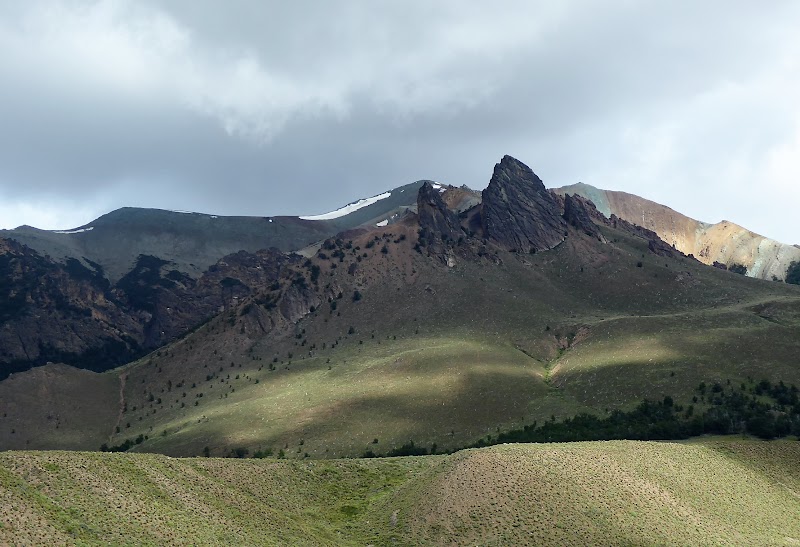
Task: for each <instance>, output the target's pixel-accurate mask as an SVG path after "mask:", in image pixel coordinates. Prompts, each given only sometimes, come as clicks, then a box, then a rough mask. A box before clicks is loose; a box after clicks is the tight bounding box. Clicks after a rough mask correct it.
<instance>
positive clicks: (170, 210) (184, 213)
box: [167, 209, 194, 215]
mask: <svg viewBox="0 0 800 547" xmlns="http://www.w3.org/2000/svg"><path fill="white" fill-rule="evenodd" d="M167 210H168V211H169V212H170V213H180V214H182V215H192V214H194V213H193V212H192V211H181V210H179V209H167Z"/></svg>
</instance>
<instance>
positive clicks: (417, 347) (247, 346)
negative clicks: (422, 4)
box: [0, 224, 800, 458]
mask: <svg viewBox="0 0 800 547" xmlns="http://www.w3.org/2000/svg"><path fill="white" fill-rule="evenodd" d="M385 230H387V231H386V232H384V231H382V230H377V231H375V232H372V233H368V234H364V235H362V236H359V237H357V238H355V239H354V240H353V242H352V244H351V247H350V249H347V248H346V245H345V244H344V243H343V244H342V245H343V246H342V247H341V248H340V249H338V250H337V251H333V252H339V251H341V252H342V257H341V259H336V258H334V257H333V256H331V254H332V251H331V250H326V251H325V252H326V253H327V257H326V258H322V256H321V255H317V256H316V257H315V258H313V259H312V260H311V262H310V263H309V265H307V266H304V267H303V268H301V270H302V271H301V272H298V273H302V274H303V275H304V276H305V277H304V278H305V279H306V281H305V283H307V284H308V285H309V286H311V285H312V284H313V282H312V280H311V279H312V274H311V272H312V271H313V266H317V267H319V270H318V274H317V287H318V288H317V289H316V290H315V291H316V292H315V293H314V294H317V295H318V300H315V301H314V302H313V303H311V302H306V303H305V304H304V305H312V304H313V307H314V311H313V312H311V313H308V314H307V315H305V316H304V317H303V318H302V319H300V320H299V321H298V322H297V323H296V324H291V325H284V326H282V327H280V326H276V327H275V328H271V327H270V324H269V323H270V321H272V319H271V317H273V315H270V314H271V313H272V312H270V311H269V310H268V309H267V308H269V307H270V306H271V305H273V304H270V302H272V300H269V299H268V298H267V297H256V298H254V299H251V300H248V301H246V302H243V303H242V305H241V306H240V307H239V308H238V309H236V310H233V311H232V312H230V313H226V314H223V315H221V316H219V317H217V318H216V319H214V320H213V321H211V322H210V323H208V324H207V325H205V326H203V327H202V328H200V329H198V330H197V331H196V332H194V333H192V334H190V335H189V336H187V337H185V338H184V339H182V340H179V341H178V342H176V343H174V344H172V345H171V346H168V347H166V348H163V349H162V350H160V351H158V352H155V353H153V354H151V355H149V356H147V357H146V358H143V359H142V360H140V361H138V362H136V363H132V364H130V365H128V366H126V367H123V368H122V369H119V370H117V371H114V372H113V373H109V376H108V377H109V378H112V380H109V381H108V385H109V386H116V387H114V388H111V387H110V388H109V389H118V388H119V386H120V385H122V386H123V389H122V390H121V394H122V396H123V397H122V399H121V400H120V399H117V400H114V401H107V402H103V403H102V404H100V403H97V404H96V405H95V407H94V410H95V412H97V413H98V414H103V415H105V416H112V421H111V422H110V423H109V425H108V430H107V432H105V433H101V432H99V431H98V432H97V433H96V434H94V435H87V436H84V437H83V444H82V445H81V448H83V449H88V450H96V449H97V448H99V447H100V445H101V444H103V443H107V444H108V445H109V446H114V445H120V444H122V443H124V442H125V441H126V440H129V439H130V440H135V439H137V438H139V439H140V441H141V443H140V444H137V445H135V446H134V447H133V448H132V450H133V451H146V452H161V453H164V454H169V455H174V456H192V455H201V454H203V453H205V449H206V447H207V448H208V451H209V452H210V454H211V455H214V456H220V455H227V454H229V453H230V451H231V450H232V449H236V448H243V449H247V450H248V451H249V453H250V454H253V453H255V452H256V451H258V450H262V451H267V450H272V452H273V453H274V454H277V453H278V451H279V450H283V451H284V452H285V454H286V456H287V457H289V458H304V457H306V456H308V457H312V458H334V457H341V456H358V455H361V454H363V453H364V452H366V451H367V450H371V451H373V452H375V453H387V452H388V451H390V450H391V449H393V448H397V447H399V446H401V445H403V444H405V443H407V442H409V441H410V440H413V441H414V442H415V443H416V444H417V445H418V446H425V447H426V448H430V447H431V446H432V445H433V444H434V443H435V444H436V445H437V448H438V449H439V450H443V449H453V448H458V447H463V446H466V445H468V444H471V443H473V442H475V441H476V440H478V439H479V438H481V437H484V436H486V435H488V434H492V435H494V434H496V433H497V432H498V431H504V430H508V429H511V428H519V427H521V426H522V425H524V424H529V423H532V422H533V421H538V422H539V423H541V422H542V421H543V420H546V419H548V418H550V417H551V416H555V417H556V418H566V417H569V416H573V415H575V414H577V413H579V412H591V413H594V414H597V415H599V416H603V415H605V413H606V412H608V411H610V410H612V409H614V408H623V409H624V408H631V407H633V406H634V405H636V404H637V403H638V402H640V401H641V400H642V399H643V398H645V397H649V398H651V399H661V398H663V397H664V396H665V395H670V396H672V397H674V398H675V402H676V403H677V404H686V403H690V402H691V398H692V397H693V396H694V395H695V389H696V387H697V386H698V384H699V383H700V382H706V383H709V384H711V383H712V382H715V381H718V382H722V383H726V382H727V381H728V380H730V381H731V382H733V383H734V385H738V383H740V382H744V381H747V380H748V379H749V378H752V379H754V380H755V381H758V380H760V379H761V378H767V379H769V380H771V381H773V382H777V381H779V380H783V381H785V382H787V383H794V384H800V366H798V365H800V363H798V360H797V355H798V342H797V341H798V340H800V288H798V287H794V286H787V285H785V284H779V283H773V282H766V281H760V280H755V279H750V278H746V277H743V276H740V275H736V274H732V273H730V272H724V271H720V270H717V269H715V268H711V267H707V266H704V265H702V264H700V263H698V262H696V261H693V260H690V259H685V258H684V259H671V258H664V257H659V256H656V255H653V254H652V253H649V252H648V250H647V242H646V241H643V240H640V239H637V238H634V237H631V236H628V235H626V234H624V233H622V232H618V231H616V230H613V229H606V228H604V233H605V236H606V239H607V240H608V241H609V243H606V244H603V243H600V242H599V241H596V240H592V239H590V238H588V237H585V236H581V235H579V234H577V233H574V234H573V235H571V236H570V238H568V239H567V242H565V243H564V244H563V245H561V246H559V247H558V248H557V249H555V250H553V251H549V252H545V253H538V254H534V255H518V254H513V253H502V252H501V253H498V254H497V255H494V256H483V257H481V256H467V255H464V256H462V255H459V254H457V252H456V253H455V254H454V255H453V257H452V258H453V261H454V265H452V266H451V267H448V266H446V265H444V264H443V263H442V262H441V261H440V260H439V259H438V258H437V257H435V256H426V254H424V253H422V254H421V253H418V252H417V251H415V250H414V243H415V242H416V237H415V236H416V234H415V231H416V228H415V227H414V226H413V225H412V224H407V225H404V224H397V225H394V226H391V227H389V228H386V229H385ZM403 236H405V239H403ZM375 238H377V241H376V239H375ZM356 247H358V248H359V250H358V251H356V250H355V249H356ZM383 248H385V249H386V252H385V253H384V252H382V249H383ZM456 251H458V249H456ZM468 251H469V249H467V250H464V251H463V252H464V253H467V252H468ZM469 252H471V251H469ZM364 254H366V255H367V256H366V257H364V256H363V255H364ZM356 256H358V257H360V258H361V259H360V260H356V259H355V257H356ZM354 264H355V267H354V268H353V267H352V265H354ZM334 266H336V267H334ZM351 272H352V273H351ZM283 283H284V286H285V285H286V283H288V280H284V282H283ZM287 290H288V289H287ZM356 291H357V292H358V298H356V297H355V296H356ZM270 294H272V293H268V294H267V296H269V295H270ZM340 295H341V297H340ZM270 298H272V297H270ZM294 304H295V305H299V304H297V303H296V302H295V303H294ZM309 309H310V308H309ZM265 325H266V326H265ZM279 327H280V328H279ZM265 329H267V330H266V332H265ZM50 381H52V382H53V383H58V382H60V381H61V380H59V379H57V378H53V379H51V380H50ZM2 387H3V384H0V388H2ZM4 393H6V395H7V397H8V398H6V397H3V398H0V416H4V415H5V417H3V418H2V419H0V447H5V448H15V449H25V448H27V447H30V446H41V444H31V443H35V442H38V441H37V439H39V438H40V437H41V436H42V435H43V434H44V432H46V433H47V440H48V442H49V443H51V444H49V447H51V448H57V447H60V446H65V445H63V444H60V441H59V440H58V436H59V435H64V436H66V435H68V434H73V433H71V432H70V431H69V430H68V429H64V428H60V429H55V428H54V427H53V425H52V424H49V423H48V422H41V423H36V424H34V423H32V422H31V423H27V425H26V427H25V428H19V427H14V426H13V425H12V424H14V423H17V424H18V423H20V421H19V420H21V419H22V418H21V417H20V415H19V411H20V410H19V409H20V408H21V407H20V406H19V405H17V407H16V410H14V409H10V405H11V402H12V401H14V400H15V397H16V395H15V393H14V391H13V390H9V391H7V392H4ZM81 393H82V392H80V391H74V397H76V398H81V397H82V394H81ZM48 404H49V403H48V402H47V401H42V407H43V408H44V409H45V410H43V412H46V411H47V405H48ZM698 410H699V408H698ZM6 414H7V415H6ZM12 428H14V429H15V430H16V432H15V433H14V434H13V435H11V434H10V433H9V432H10V430H11V429H12ZM376 440H377V442H376ZM69 446H70V447H74V445H72V444H71V445H69Z"/></svg>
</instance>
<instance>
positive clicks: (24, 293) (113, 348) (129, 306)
mask: <svg viewBox="0 0 800 547" xmlns="http://www.w3.org/2000/svg"><path fill="white" fill-rule="evenodd" d="M299 260H300V257H291V256H288V255H285V254H283V253H281V252H280V251H278V250H277V249H267V250H262V251H258V252H256V253H248V252H245V251H241V252H238V253H234V254H232V255H228V256H226V257H224V258H223V259H221V260H220V261H218V262H217V263H216V264H214V265H212V266H211V267H210V268H209V269H208V270H207V271H206V272H205V273H204V274H203V275H202V276H200V278H198V279H194V278H192V277H189V276H187V275H185V274H183V273H181V272H179V271H177V270H175V269H173V265H172V264H170V263H169V262H167V261H165V260H161V259H159V258H156V257H153V256H147V255H141V256H140V257H139V259H138V260H137V263H136V265H135V266H134V268H133V269H132V270H131V271H130V272H129V273H128V274H127V275H125V276H124V277H123V278H122V279H120V280H119V282H117V283H116V284H114V285H111V284H110V283H109V281H108V280H107V279H106V278H105V277H104V276H103V271H102V268H101V267H100V266H99V265H97V264H94V263H91V262H90V263H89V265H90V266H92V268H90V267H88V266H87V265H85V264H84V263H82V262H80V261H78V260H76V259H68V260H67V261H66V264H61V263H59V262H56V261H54V260H53V259H52V258H50V257H46V256H41V255H40V254H38V253H37V252H36V251H34V250H32V249H30V248H29V247H26V246H24V245H21V244H19V243H17V242H15V241H13V240H2V239H0V380H2V379H3V378H5V377H6V376H8V375H9V374H11V373H13V372H20V371H23V370H27V369H29V368H31V367H33V366H38V365H43V364H45V363H47V362H49V361H52V362H62V363H66V364H69V365H72V366H76V367H79V368H85V369H90V370H94V371H98V372H100V371H104V370H107V369H109V368H113V367H115V366H118V365H121V364H123V363H126V362H128V361H130V360H132V359H134V358H136V357H137V356H139V355H141V354H142V353H144V352H146V351H149V350H152V349H155V348H157V347H159V346H161V345H163V344H166V343H169V342H171V341H172V340H174V339H176V338H177V337H178V336H180V335H182V334H183V333H185V332H186V331H187V330H189V329H191V328H192V327H194V326H196V325H197V324H198V323H200V322H202V321H204V320H206V319H208V318H209V317H211V316H213V315H215V314H217V313H219V312H220V311H223V310H225V309H227V308H230V307H235V306H237V305H238V303H239V302H240V301H241V300H242V299H244V298H246V297H249V296H252V295H255V294H257V293H259V292H262V291H264V290H265V289H266V288H267V287H269V286H270V285H272V284H273V283H274V282H275V281H276V280H278V279H279V277H280V276H281V274H282V271H283V270H284V269H285V268H286V267H287V266H288V265H290V264H292V263H297V262H298V261H299ZM290 308H291V310H290V311H291V313H292V314H293V313H295V312H294V308H293V307H291V306H290Z"/></svg>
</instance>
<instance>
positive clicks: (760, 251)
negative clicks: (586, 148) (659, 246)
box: [554, 183, 800, 280]
mask: <svg viewBox="0 0 800 547" xmlns="http://www.w3.org/2000/svg"><path fill="white" fill-rule="evenodd" d="M554 191H555V192H557V193H558V194H560V195H564V194H577V195H580V196H582V197H585V198H587V199H589V200H591V201H592V202H594V204H595V206H596V207H597V209H598V211H600V212H601V213H603V214H604V215H605V216H606V217H611V215H616V216H617V217H619V218H621V219H624V220H626V221H628V222H631V223H633V224H637V225H639V226H642V227H644V228H647V229H649V230H652V231H654V232H655V233H656V234H658V236H659V237H660V238H661V239H662V240H664V241H665V242H666V243H667V244H669V245H674V246H675V248H677V249H678V250H679V251H681V252H683V253H685V254H687V255H688V254H691V255H694V256H695V257H696V258H697V259H698V260H700V261H701V262H703V263H704V264H714V263H715V262H717V263H719V264H723V265H727V266H732V265H733V264H741V265H744V266H745V267H746V268H747V275H749V276H750V277H756V278H759V279H770V280H771V279H773V276H774V277H776V278H778V279H784V278H785V276H786V270H787V269H788V267H789V265H790V264H791V263H792V262H793V261H800V249H798V248H797V247H796V246H792V245H786V244H783V243H779V242H777V241H775V240H772V239H769V238H766V237H763V236H760V235H758V234H756V233H753V232H751V231H750V230H747V229H746V228H743V227H742V226H739V225H737V224H734V223H733V222H729V221H727V220H723V221H722V222H719V223H717V224H708V223H705V222H700V221H698V220H695V219H693V218H689V217H687V216H685V215H682V214H681V213H678V212H677V211H674V210H672V209H670V208H669V207H666V206H664V205H660V204H658V203H655V202H652V201H649V200H647V199H644V198H641V197H639V196H635V195H633V194H628V193H626V192H615V191H611V190H602V189H599V188H595V187H593V186H590V185H588V184H583V183H578V184H573V185H570V186H563V187H561V188H556V189H555V190H554Z"/></svg>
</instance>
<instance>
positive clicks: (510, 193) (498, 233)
mask: <svg viewBox="0 0 800 547" xmlns="http://www.w3.org/2000/svg"><path fill="white" fill-rule="evenodd" d="M482 219H483V231H484V234H485V236H486V238H487V239H489V240H491V241H493V242H495V243H497V244H499V245H501V246H502V247H505V248H507V249H509V250H516V251H519V252H534V251H544V250H547V249H552V248H553V247H555V246H556V245H558V244H559V243H561V242H562V241H564V238H565V233H566V222H565V221H564V218H563V217H562V216H561V209H560V206H559V203H558V201H556V199H555V198H554V197H553V196H552V195H551V194H550V193H549V192H548V191H547V189H546V188H545V187H544V184H543V183H542V181H541V179H540V178H539V177H537V176H536V174H535V173H534V172H533V171H532V170H531V168H530V167H528V166H527V165H525V164H524V163H522V162H521V161H519V160H517V159H515V158H512V157H511V156H504V157H503V159H502V160H501V161H500V163H498V164H497V165H495V166H494V174H493V175H492V179H491V181H490V182H489V186H487V187H486V189H485V190H484V191H483V214H482Z"/></svg>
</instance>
